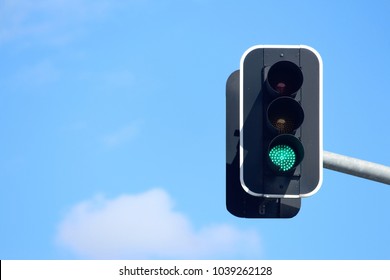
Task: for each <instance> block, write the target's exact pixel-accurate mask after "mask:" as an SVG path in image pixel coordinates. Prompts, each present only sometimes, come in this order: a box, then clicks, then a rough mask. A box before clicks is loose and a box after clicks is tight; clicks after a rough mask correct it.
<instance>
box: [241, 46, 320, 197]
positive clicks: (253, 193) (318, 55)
mask: <svg viewBox="0 0 390 280" xmlns="http://www.w3.org/2000/svg"><path fill="white" fill-rule="evenodd" d="M265 48H267V49H272V48H274V49H288V48H299V49H307V50H309V51H311V52H312V53H314V55H315V56H316V57H317V59H318V62H319V68H320V69H319V76H320V80H319V87H320V88H319V94H320V96H319V99H320V108H319V114H320V116H319V121H320V124H319V126H320V131H319V134H320V135H319V141H320V146H319V149H320V159H319V160H320V164H319V168H320V170H319V177H320V178H319V181H318V185H317V186H316V187H315V188H314V190H313V191H312V192H310V193H306V194H299V195H289V194H284V195H283V194H282V195H279V194H263V193H255V192H253V191H251V190H250V189H249V188H248V187H247V186H246V185H245V182H244V165H243V163H244V148H243V139H244V135H243V130H242V128H243V125H244V105H243V101H244V96H243V92H244V82H243V77H244V73H243V69H244V68H243V66H244V60H245V58H246V56H247V55H248V54H249V53H250V52H251V51H253V50H255V49H265ZM322 67H323V65H322V58H321V55H320V54H319V53H318V52H317V51H316V50H315V49H313V48H312V47H309V46H306V45H255V46H253V47H251V48H249V49H247V50H246V51H245V52H244V54H243V55H242V57H241V60H240V98H239V100H240V182H241V186H242V188H243V189H244V191H246V192H247V193H249V194H250V195H253V196H258V197H267V198H300V197H308V196H312V195H313V194H315V193H316V192H318V190H319V189H320V188H321V185H322V179H323V134H322V133H323V111H322V107H323V100H322V94H323V92H322V91H323V69H322Z"/></svg>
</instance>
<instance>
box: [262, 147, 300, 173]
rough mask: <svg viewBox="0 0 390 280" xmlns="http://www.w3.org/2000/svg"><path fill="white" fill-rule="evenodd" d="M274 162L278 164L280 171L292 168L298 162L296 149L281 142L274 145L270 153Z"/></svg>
mask: <svg viewBox="0 0 390 280" xmlns="http://www.w3.org/2000/svg"><path fill="white" fill-rule="evenodd" d="M268 156H269V158H270V159H271V161H272V163H273V164H274V165H276V166H277V167H278V168H279V170H280V171H284V172H285V171H289V170H291V169H292V168H293V167H294V165H295V162H296V155H295V151H294V150H293V149H292V148H291V147H290V146H287V145H284V144H280V145H276V146H274V147H273V148H272V149H271V150H270V151H269V153H268Z"/></svg>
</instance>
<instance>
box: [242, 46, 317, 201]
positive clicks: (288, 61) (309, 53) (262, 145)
mask: <svg viewBox="0 0 390 280" xmlns="http://www.w3.org/2000/svg"><path fill="white" fill-rule="evenodd" d="M239 75H240V81H239V84H240V86H239V166H240V184H241V187H242V189H243V190H244V191H245V192H246V193H248V194H249V195H251V196H255V197H263V198H273V199H275V198H284V199H286V198H300V197H306V196H310V195H312V194H314V193H315V192H317V191H318V189H319V188H320V186H321V184H322V60H321V57H320V55H319V54H318V53H317V52H316V51H315V50H314V49H312V48H310V47H307V46H301V45H298V46H262V45H261V46H254V47H252V48H250V49H248V50H247V51H246V52H245V53H244V55H243V56H242V58H241V65H240V74H239Z"/></svg>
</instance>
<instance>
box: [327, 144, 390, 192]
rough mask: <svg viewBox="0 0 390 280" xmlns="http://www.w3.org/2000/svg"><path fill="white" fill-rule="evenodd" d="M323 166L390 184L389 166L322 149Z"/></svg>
mask: <svg viewBox="0 0 390 280" xmlns="http://www.w3.org/2000/svg"><path fill="white" fill-rule="evenodd" d="M324 168H327V169H331V170H334V171H338V172H342V173H346V174H349V175H353V176H357V177H361V178H365V179H368V180H372V181H376V182H380V183H384V184H387V185H390V167H388V166H385V165H382V164H377V163H373V162H369V161H365V160H361V159H357V158H352V157H347V156H343V155H339V154H335V153H331V152H327V151H324Z"/></svg>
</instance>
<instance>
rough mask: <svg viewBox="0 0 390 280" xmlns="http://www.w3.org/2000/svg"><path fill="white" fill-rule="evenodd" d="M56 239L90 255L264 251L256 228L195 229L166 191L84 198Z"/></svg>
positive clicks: (176, 255) (245, 253) (114, 256)
mask: <svg viewBox="0 0 390 280" xmlns="http://www.w3.org/2000/svg"><path fill="white" fill-rule="evenodd" d="M205 214H206V213H205ZM57 241H58V243H59V244H61V245H62V246H63V247H65V248H67V249H68V250H70V251H72V252H73V253H74V254H75V255H76V256H78V257H81V258H91V259H148V258H170V259H176V258H177V259H179V258H188V259H193V258H229V257H231V258H234V256H236V255H239V256H246V257H252V258H256V257H259V251H260V242H259V237H258V235H257V233H256V232H254V231H244V230H240V229H237V228H234V227H232V226H230V225H227V224H219V225H209V226H207V227H204V228H201V229H199V230H196V229H194V227H193V225H192V224H191V221H190V220H189V219H188V217H186V216H185V215H184V214H182V213H180V212H177V211H175V210H174V209H173V203H172V200H171V198H170V197H169V195H168V194H167V193H166V192H165V191H164V190H162V189H152V190H150V191H147V192H145V193H141V194H137V195H122V196H119V197H117V198H115V199H106V198H104V197H103V196H96V197H94V198H92V199H90V200H87V201H84V202H81V203H79V204H77V205H75V206H74V207H73V208H72V209H71V210H70V211H69V212H68V213H67V214H66V216H65V218H64V219H63V221H61V223H60V225H59V227H58V234H57Z"/></svg>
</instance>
